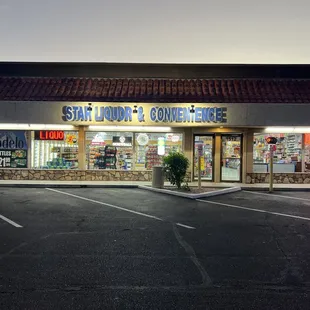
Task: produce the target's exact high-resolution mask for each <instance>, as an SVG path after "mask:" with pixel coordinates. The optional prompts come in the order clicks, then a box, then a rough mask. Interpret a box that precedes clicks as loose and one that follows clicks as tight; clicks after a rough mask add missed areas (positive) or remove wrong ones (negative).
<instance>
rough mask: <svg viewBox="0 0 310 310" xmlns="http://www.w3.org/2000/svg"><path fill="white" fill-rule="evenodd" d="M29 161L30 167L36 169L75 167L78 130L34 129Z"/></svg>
mask: <svg viewBox="0 0 310 310" xmlns="http://www.w3.org/2000/svg"><path fill="white" fill-rule="evenodd" d="M31 161H32V167H33V168H36V169H77V168H78V132H76V131H61V130H40V131H35V132H34V133H33V142H32V159H31Z"/></svg>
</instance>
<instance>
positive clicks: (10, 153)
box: [0, 149, 27, 168]
mask: <svg viewBox="0 0 310 310" xmlns="http://www.w3.org/2000/svg"><path fill="white" fill-rule="evenodd" d="M0 168H27V151H26V150H2V149H1V150H0Z"/></svg>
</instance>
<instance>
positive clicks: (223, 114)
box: [62, 105, 227, 124]
mask: <svg viewBox="0 0 310 310" xmlns="http://www.w3.org/2000/svg"><path fill="white" fill-rule="evenodd" d="M133 110H134V109H133V107H131V106H101V105H100V106H97V105H94V106H93V107H92V109H91V110H89V107H88V106H82V105H72V106H64V107H63V108H62V114H63V115H62V119H63V121H66V122H91V123H97V122H137V123H144V122H146V123H220V124H222V123H226V122H227V108H226V107H212V106H206V105H203V106H197V107H195V108H193V109H192V108H191V107H189V106H186V105H185V106H184V105H182V106H151V107H148V106H144V107H142V106H139V107H137V108H136V113H133Z"/></svg>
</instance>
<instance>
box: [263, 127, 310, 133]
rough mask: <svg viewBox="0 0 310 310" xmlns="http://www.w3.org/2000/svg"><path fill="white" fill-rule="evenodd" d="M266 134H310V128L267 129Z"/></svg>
mask: <svg viewBox="0 0 310 310" xmlns="http://www.w3.org/2000/svg"><path fill="white" fill-rule="evenodd" d="M264 132H266V133H310V127H267V128H266V129H265V130H264Z"/></svg>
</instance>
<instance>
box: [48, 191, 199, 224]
mask: <svg viewBox="0 0 310 310" xmlns="http://www.w3.org/2000/svg"><path fill="white" fill-rule="evenodd" d="M46 189H47V190H49V191H52V192H55V193H59V194H63V195H67V196H71V197H74V198H77V199H81V200H85V201H89V202H92V203H96V204H99V205H102V206H107V207H110V208H114V209H118V210H122V211H126V212H129V213H133V214H137V215H141V216H144V217H149V218H151V219H154V220H157V221H161V222H165V220H164V219H162V218H160V217H157V216H154V215H149V214H146V213H142V212H138V211H134V210H130V209H126V208H123V207H119V206H115V205H112V204H110V203H106V202H101V201H98V200H94V199H89V198H86V197H82V196H78V195H74V194H70V193H67V192H62V191H59V190H57V189H52V188H46ZM176 225H178V226H182V227H184V228H188V229H196V228H195V227H192V226H188V225H184V224H181V223H176Z"/></svg>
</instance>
